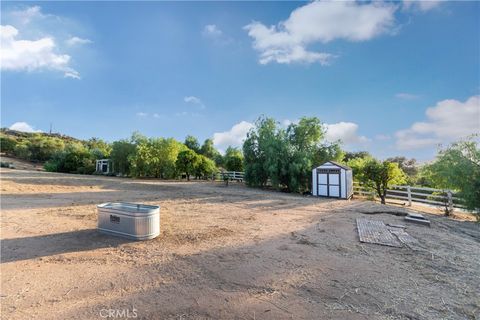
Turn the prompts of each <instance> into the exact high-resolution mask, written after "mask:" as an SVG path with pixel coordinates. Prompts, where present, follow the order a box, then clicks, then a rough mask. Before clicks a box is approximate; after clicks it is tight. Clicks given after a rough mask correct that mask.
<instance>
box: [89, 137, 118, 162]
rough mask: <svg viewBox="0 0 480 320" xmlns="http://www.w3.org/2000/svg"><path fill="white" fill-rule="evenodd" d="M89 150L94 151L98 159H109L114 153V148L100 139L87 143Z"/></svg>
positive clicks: (93, 139) (92, 139) (90, 140)
mask: <svg viewBox="0 0 480 320" xmlns="http://www.w3.org/2000/svg"><path fill="white" fill-rule="evenodd" d="M85 144H86V146H87V147H88V149H90V150H91V151H92V153H93V154H94V156H95V158H96V159H107V158H109V157H110V153H111V152H112V146H111V145H110V144H109V143H107V142H105V141H104V140H102V139H99V138H91V139H89V140H88V141H87V142H86V143H85Z"/></svg>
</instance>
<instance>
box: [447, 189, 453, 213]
mask: <svg viewBox="0 0 480 320" xmlns="http://www.w3.org/2000/svg"><path fill="white" fill-rule="evenodd" d="M447 197H448V213H453V197H452V191H450V190H448V191H447Z"/></svg>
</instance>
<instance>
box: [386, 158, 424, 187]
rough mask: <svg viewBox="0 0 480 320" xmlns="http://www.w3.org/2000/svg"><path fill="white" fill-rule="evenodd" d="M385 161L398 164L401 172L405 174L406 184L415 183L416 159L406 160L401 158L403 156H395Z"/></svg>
mask: <svg viewBox="0 0 480 320" xmlns="http://www.w3.org/2000/svg"><path fill="white" fill-rule="evenodd" d="M387 161H388V162H393V163H397V164H398V166H399V167H400V169H402V171H403V172H405V173H406V175H407V183H408V184H415V183H416V180H417V176H418V172H419V169H418V165H417V160H416V159H414V158H412V159H407V158H406V157H403V156H397V157H393V158H388V159H387Z"/></svg>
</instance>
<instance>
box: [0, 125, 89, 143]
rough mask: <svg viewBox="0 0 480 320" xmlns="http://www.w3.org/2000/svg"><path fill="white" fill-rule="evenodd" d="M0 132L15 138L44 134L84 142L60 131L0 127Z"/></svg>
mask: <svg viewBox="0 0 480 320" xmlns="http://www.w3.org/2000/svg"><path fill="white" fill-rule="evenodd" d="M0 133H2V134H4V135H6V136H11V137H15V138H31V137H33V136H36V135H37V136H38V135H40V136H44V137H55V138H59V139H62V140H64V141H66V142H84V141H83V140H80V139H77V138H74V137H70V136H67V135H64V134H61V133H46V132H23V131H17V130H11V129H8V128H1V129H0Z"/></svg>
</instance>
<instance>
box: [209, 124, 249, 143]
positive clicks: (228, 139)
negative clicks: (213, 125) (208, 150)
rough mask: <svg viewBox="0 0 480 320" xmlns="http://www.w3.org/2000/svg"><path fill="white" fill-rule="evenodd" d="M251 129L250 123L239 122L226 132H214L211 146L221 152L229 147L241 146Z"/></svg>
mask: <svg viewBox="0 0 480 320" xmlns="http://www.w3.org/2000/svg"><path fill="white" fill-rule="evenodd" d="M251 128H253V124H252V123H250V122H247V121H241V122H239V123H237V124H235V125H234V126H233V127H232V128H231V129H230V130H228V131H224V132H215V133H214V134H213V144H214V145H215V146H216V147H217V148H219V149H221V150H224V149H226V148H227V147H229V146H232V147H239V146H241V145H242V143H243V141H244V140H245V138H246V137H247V133H248V131H249V130H250V129H251Z"/></svg>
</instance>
